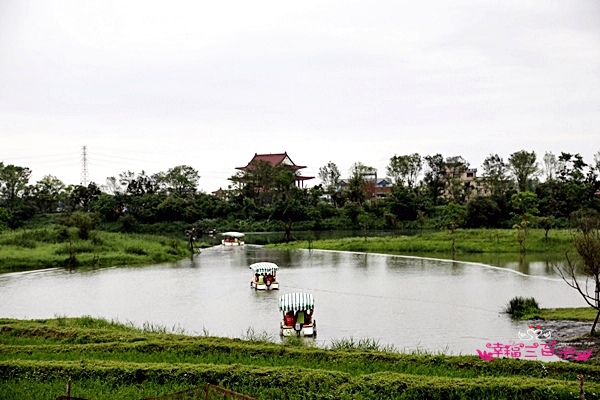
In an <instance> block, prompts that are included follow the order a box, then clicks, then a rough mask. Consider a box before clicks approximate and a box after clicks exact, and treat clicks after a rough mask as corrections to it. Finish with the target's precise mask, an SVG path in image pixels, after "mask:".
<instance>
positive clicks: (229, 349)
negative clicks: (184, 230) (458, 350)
mask: <svg viewBox="0 0 600 400" xmlns="http://www.w3.org/2000/svg"><path fill="white" fill-rule="evenodd" d="M167 331H168V329H166V328H164V327H160V326H154V325H152V324H145V326H144V327H143V328H135V327H133V326H132V325H131V324H120V323H118V322H114V321H107V320H103V319H94V318H91V317H89V316H85V317H82V318H78V319H72V318H65V317H59V318H56V319H49V320H38V321H19V320H11V319H0V385H1V387H2V391H1V393H2V396H12V395H13V394H14V395H16V397H12V398H19V399H25V400H30V399H31V400H33V399H36V400H37V399H48V400H54V398H56V396H57V395H59V394H62V393H64V387H65V382H66V380H67V379H68V378H69V377H70V378H71V380H72V392H71V395H73V396H78V397H85V398H93V399H97V400H103V399H111V400H114V399H116V400H120V399H132V400H133V399H135V400H138V399H140V398H142V397H144V398H145V397H154V396H158V395H167V394H169V393H174V392H177V391H182V390H185V389H191V388H194V387H199V386H202V385H203V384H204V383H212V384H216V385H219V386H222V387H225V388H227V389H230V390H234V391H236V392H240V393H244V394H246V395H249V396H253V397H256V398H264V399H275V398H276V399H280V398H281V399H294V400H295V399H348V400H350V399H354V398H361V399H373V400H375V399H415V400H416V399H424V398H431V399H436V398H438V399H450V398H452V399H514V398H531V399H534V400H536V399H540V400H541V399H548V398H551V399H572V398H576V397H577V395H578V385H577V380H576V376H577V374H584V375H585V378H586V398H589V399H598V395H597V394H594V393H600V366H598V365H594V364H592V363H585V364H575V363H565V362H551V363H545V362H540V361H525V360H515V359H509V358H506V359H497V360H494V361H492V362H490V361H484V360H481V359H479V358H478V357H476V356H448V355H443V354H436V355H433V354H427V353H422V352H421V353H414V352H413V353H399V352H396V351H394V350H393V349H384V351H381V348H380V345H379V343H378V342H377V341H373V340H370V339H362V340H352V339H350V340H345V341H344V340H342V341H339V342H338V343H339V344H340V346H338V347H340V348H339V349H336V350H334V349H324V348H318V347H314V346H310V345H309V346H304V345H298V344H289V343H287V344H283V345H281V344H275V343H269V342H268V341H263V340H239V339H227V338H215V337H208V336H195V337H190V336H184V335H181V334H173V333H168V332H167ZM252 335H254V334H252ZM252 335H249V336H252ZM5 398H6V397H5Z"/></svg>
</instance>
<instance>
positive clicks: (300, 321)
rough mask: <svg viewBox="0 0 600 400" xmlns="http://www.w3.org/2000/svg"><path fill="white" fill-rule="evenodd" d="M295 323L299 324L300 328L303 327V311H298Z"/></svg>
mask: <svg viewBox="0 0 600 400" xmlns="http://www.w3.org/2000/svg"><path fill="white" fill-rule="evenodd" d="M296 323H297V324H300V327H302V326H303V325H304V311H298V312H297V313H296Z"/></svg>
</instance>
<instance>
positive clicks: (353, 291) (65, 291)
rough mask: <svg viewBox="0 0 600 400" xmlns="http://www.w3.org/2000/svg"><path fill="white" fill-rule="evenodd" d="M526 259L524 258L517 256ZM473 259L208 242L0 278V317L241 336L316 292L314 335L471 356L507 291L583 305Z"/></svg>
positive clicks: (493, 336) (517, 267)
mask: <svg viewBox="0 0 600 400" xmlns="http://www.w3.org/2000/svg"><path fill="white" fill-rule="evenodd" d="M526 260H527V259H526ZM259 261H270V262H275V263H277V264H278V265H279V266H280V270H279V272H278V278H279V281H280V284H281V290H280V291H279V292H277V291H272V292H255V291H253V290H250V279H251V270H250V269H249V268H248V266H249V265H250V264H252V263H255V262H259ZM524 270H525V267H524V265H523V264H522V263H521V261H516V262H514V261H513V263H512V264H511V263H507V264H504V265H500V266H494V265H485V264H483V263H481V261H480V260H476V261H475V262H464V261H452V260H450V261H444V260H439V259H430V258H416V257H399V256H388V255H376V254H364V253H340V252H331V251H317V250H310V251H309V250H272V249H265V248H263V247H260V246H252V245H247V246H245V247H241V248H239V247H221V246H216V247H213V248H210V249H206V250H203V251H202V253H201V254H200V255H199V256H197V257H195V258H194V259H193V260H189V259H186V260H182V261H181V262H178V263H174V264H159V265H151V266H147V267H136V268H109V269H100V270H76V271H75V272H69V271H66V270H62V269H54V270H47V271H38V272H34V273H13V274H5V275H0V316H2V317H12V318H50V317H54V316H56V315H61V316H63V315H64V316H81V315H92V316H98V317H104V318H107V319H118V320H120V321H122V322H127V321H131V322H134V323H135V324H137V325H139V326H141V325H142V324H143V323H144V322H151V323H153V324H158V325H163V326H165V327H167V328H171V327H175V326H177V327H182V328H184V329H185V330H186V331H187V332H188V333H191V334H202V333H203V332H204V331H208V333H209V334H212V335H217V336H230V337H242V336H243V335H244V334H245V332H246V331H247V329H248V328H253V329H254V331H255V332H263V331H264V332H267V333H268V334H270V335H272V336H273V337H274V338H278V337H279V336H278V335H279V329H278V327H279V319H280V317H281V315H280V313H279V311H278V303H277V302H278V296H279V295H280V294H283V293H289V292H296V291H306V292H310V293H313V295H314V297H315V319H317V320H318V324H319V336H318V338H317V339H316V340H317V341H318V342H321V343H328V342H329V341H330V340H331V339H334V338H337V339H339V338H343V337H346V338H349V337H353V338H355V339H358V338H371V339H375V340H379V341H380V343H381V344H382V345H393V346H395V347H396V348H398V349H415V348H417V347H419V348H422V349H426V350H430V351H440V350H449V351H452V352H454V353H463V354H475V353H476V349H477V348H479V349H482V348H484V347H485V345H486V343H487V342H493V341H496V342H498V341H499V342H507V341H509V340H513V339H514V340H516V339H517V333H518V331H519V330H522V331H523V330H526V329H527V326H526V325H527V324H526V323H524V322H523V323H520V322H513V321H511V320H510V319H509V318H508V317H507V316H506V315H505V314H503V313H502V312H501V311H502V309H503V307H504V306H505V305H506V304H507V302H508V300H510V299H511V298H512V297H514V296H526V297H535V298H536V299H537V300H538V302H539V303H540V305H541V306H542V307H572V306H573V307H575V306H585V304H584V303H583V300H582V299H581V298H580V297H579V295H578V294H577V293H576V292H575V291H574V290H572V289H570V288H569V287H568V286H567V285H566V284H565V283H564V282H563V281H561V280H560V279H558V278H556V277H555V276H554V274H553V273H551V271H550V269H549V264H548V262H544V261H533V260H532V259H529V260H527V267H526V270H527V271H529V272H530V275H528V274H525V273H524V272H523V271H524Z"/></svg>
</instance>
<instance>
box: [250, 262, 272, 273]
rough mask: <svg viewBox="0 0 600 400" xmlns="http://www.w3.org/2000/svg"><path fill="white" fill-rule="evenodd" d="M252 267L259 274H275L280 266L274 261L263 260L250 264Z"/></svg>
mask: <svg viewBox="0 0 600 400" xmlns="http://www.w3.org/2000/svg"><path fill="white" fill-rule="evenodd" d="M250 268H252V270H253V271H254V272H255V273H257V274H274V273H275V271H277V270H278V269H279V266H277V264H275V263H272V262H265V261H263V262H257V263H254V264H252V265H250Z"/></svg>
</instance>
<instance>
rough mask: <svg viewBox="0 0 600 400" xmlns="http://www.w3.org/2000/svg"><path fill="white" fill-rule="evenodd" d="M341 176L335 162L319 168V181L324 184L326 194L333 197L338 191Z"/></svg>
mask: <svg viewBox="0 0 600 400" xmlns="http://www.w3.org/2000/svg"><path fill="white" fill-rule="evenodd" d="M340 176H341V175H340V170H339V169H338V167H337V165H336V164H335V163H334V162H333V161H329V162H328V163H327V164H325V165H324V166H322V167H321V168H319V179H321V182H322V183H323V189H324V190H325V193H328V194H330V195H332V194H333V193H335V192H336V191H337V190H338V186H339V184H340Z"/></svg>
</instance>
